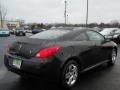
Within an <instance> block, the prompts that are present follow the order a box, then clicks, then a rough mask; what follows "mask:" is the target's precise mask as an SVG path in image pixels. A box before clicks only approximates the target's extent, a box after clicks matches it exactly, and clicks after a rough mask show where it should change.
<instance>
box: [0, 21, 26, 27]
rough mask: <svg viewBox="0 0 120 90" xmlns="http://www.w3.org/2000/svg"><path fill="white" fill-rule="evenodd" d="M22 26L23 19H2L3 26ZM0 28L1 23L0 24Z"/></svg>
mask: <svg viewBox="0 0 120 90" xmlns="http://www.w3.org/2000/svg"><path fill="white" fill-rule="evenodd" d="M20 27H24V20H5V21H3V28H9V29H16V28H20ZM0 28H2V27H1V24H0Z"/></svg>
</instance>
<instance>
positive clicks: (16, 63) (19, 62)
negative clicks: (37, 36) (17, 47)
mask: <svg viewBox="0 0 120 90" xmlns="http://www.w3.org/2000/svg"><path fill="white" fill-rule="evenodd" d="M21 64H22V60H17V59H14V60H13V66H15V67H16V68H19V69H20V67H21Z"/></svg>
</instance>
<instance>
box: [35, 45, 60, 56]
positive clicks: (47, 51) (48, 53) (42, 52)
mask: <svg viewBox="0 0 120 90" xmlns="http://www.w3.org/2000/svg"><path fill="white" fill-rule="evenodd" d="M61 48H62V47H61V46H51V47H48V48H44V49H42V50H40V51H39V52H38V53H37V55H36V56H37V57H39V58H47V57H49V56H52V55H54V54H56V53H57V52H58V51H59V50H60V49H61Z"/></svg>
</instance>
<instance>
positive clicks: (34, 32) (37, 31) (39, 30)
mask: <svg viewBox="0 0 120 90" xmlns="http://www.w3.org/2000/svg"><path fill="white" fill-rule="evenodd" d="M42 31H44V30H43V29H33V30H32V34H37V33H39V32H42Z"/></svg>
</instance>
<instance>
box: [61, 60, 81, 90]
mask: <svg viewBox="0 0 120 90" xmlns="http://www.w3.org/2000/svg"><path fill="white" fill-rule="evenodd" d="M78 76H79V65H78V63H77V62H76V61H74V60H71V61H69V62H67V63H66V64H65V65H64V67H63V70H62V85H63V86H64V87H67V88H71V87H73V86H74V85H75V83H76V82H77V80H78Z"/></svg>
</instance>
